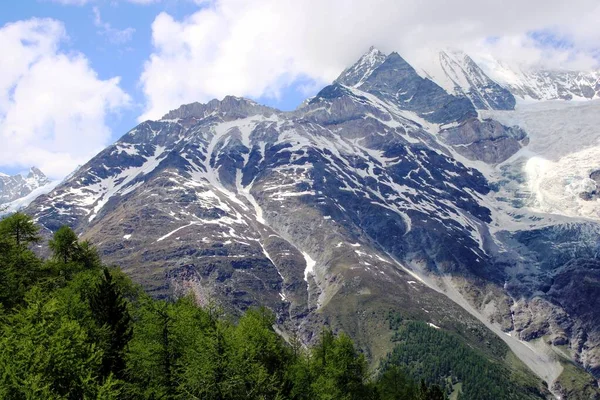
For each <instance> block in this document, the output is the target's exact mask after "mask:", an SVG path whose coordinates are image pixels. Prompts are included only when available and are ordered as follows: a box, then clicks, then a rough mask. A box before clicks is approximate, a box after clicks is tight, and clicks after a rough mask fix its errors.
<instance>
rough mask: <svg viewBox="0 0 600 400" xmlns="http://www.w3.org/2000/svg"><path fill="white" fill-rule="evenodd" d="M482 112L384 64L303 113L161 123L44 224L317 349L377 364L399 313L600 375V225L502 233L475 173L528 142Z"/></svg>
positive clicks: (77, 183)
mask: <svg viewBox="0 0 600 400" xmlns="http://www.w3.org/2000/svg"><path fill="white" fill-rule="evenodd" d="M496 89H497V88H496ZM494 96H495V95H494ZM492 97H493V96H492ZM492 97H488V98H487V100H486V101H487V102H488V103H489V102H490V101H491V99H492ZM494 98H496V99H497V97H494ZM470 99H471V100H470ZM507 101H508V100H507ZM508 102H509V103H510V101H508ZM474 103H476V100H474V97H470V96H468V95H467V94H466V93H465V94H463V95H455V94H454V93H449V92H448V91H447V90H444V88H442V87H441V86H439V85H438V84H436V83H435V82H434V81H432V80H431V79H428V78H424V77H422V76H420V75H419V74H418V73H417V72H416V70H415V69H414V68H412V67H411V66H410V65H409V64H408V63H407V62H406V61H405V60H404V59H402V58H401V57H400V56H399V55H398V54H396V53H392V54H390V55H389V56H385V55H383V54H382V53H380V52H378V51H376V50H375V49H371V50H370V51H369V52H368V53H367V54H366V55H365V56H363V57H362V58H361V60H359V62H358V63H357V64H356V65H354V66H352V67H351V68H349V69H347V70H345V71H344V72H343V73H342V75H341V76H340V77H339V78H338V79H337V80H336V81H335V82H334V83H333V84H332V85H330V86H327V87H325V88H324V89H323V90H321V91H320V92H319V94H318V95H317V96H315V98H313V99H311V100H310V101H309V102H308V103H307V104H304V105H303V106H302V107H300V108H299V109H298V110H296V111H294V112H280V111H278V110H275V109H271V108H268V107H264V106H261V105H259V104H257V103H255V102H253V101H250V100H246V99H242V98H236V97H226V98H225V99H223V100H222V101H217V100H213V101H211V102H209V103H208V104H200V103H194V104H190V105H185V106H182V107H180V108H178V109H177V110H173V111H171V112H169V113H168V114H167V115H165V117H164V118H162V119H161V120H158V121H146V122H143V123H142V124H140V125H138V126H137V127H135V128H134V129H133V130H131V131H130V132H128V133H127V134H125V135H124V136H123V137H122V138H121V139H119V140H118V141H117V142H116V143H115V144H113V145H111V146H109V147H108V148H106V149H105V150H104V151H103V152H101V153H100V154H99V155H97V156H96V157H95V158H93V159H92V160H90V161H89V162H88V163H87V164H86V165H84V166H82V167H81V168H79V169H78V171H77V172H76V173H75V174H74V175H73V176H72V177H70V178H69V179H67V180H66V181H65V182H63V183H62V184H61V185H59V186H58V187H57V188H56V189H55V190H54V191H52V192H51V193H50V194H49V195H47V196H43V197H40V198H38V199H37V200H36V201H35V202H34V203H33V204H32V205H31V206H30V207H29V208H28V212H29V213H31V214H33V215H34V216H35V218H36V219H37V221H39V223H41V224H43V225H44V226H45V227H46V228H47V229H48V231H54V230H56V229H58V227H60V226H61V225H62V224H68V225H70V226H72V227H73V228H74V229H76V231H77V232H78V233H80V234H81V235H82V236H83V237H85V238H87V239H90V240H91V241H92V242H93V243H95V244H97V245H98V247H99V249H100V251H101V252H102V255H103V257H104V259H105V260H106V261H107V262H114V263H118V264H119V265H121V266H122V267H123V269H124V270H125V271H126V272H127V273H129V274H130V275H131V276H132V278H133V279H134V280H135V281H137V282H139V283H141V284H143V285H144V286H145V288H146V289H147V290H148V291H149V292H151V293H152V294H153V295H154V296H157V297H165V296H171V295H174V294H175V295H179V294H183V293H186V292H189V291H192V292H193V293H195V295H196V297H197V299H198V301H199V302H200V303H212V302H217V303H219V304H221V305H222V306H223V307H225V308H226V309H228V310H230V311H232V312H234V313H235V312H238V311H240V310H243V309H246V308H247V307H249V306H253V305H258V304H262V305H267V306H268V307H270V308H271V309H273V310H275V311H276V313H277V316H278V322H279V323H280V324H281V326H282V327H283V329H288V328H289V329H291V328H293V329H298V331H299V332H300V333H301V335H302V337H303V338H304V339H305V340H306V341H307V342H309V341H311V340H312V337H313V334H314V333H315V331H314V330H315V326H316V325H315V324H319V325H320V324H322V323H326V324H329V325H331V326H333V327H335V328H336V329H337V328H339V329H343V330H344V331H346V332H348V333H349V334H351V335H352V336H353V337H354V338H355V339H356V340H357V342H358V343H359V345H360V346H361V347H362V348H364V349H365V351H366V352H367V355H369V356H371V357H372V358H373V359H377V358H378V357H381V356H382V355H383V354H384V350H385V349H389V346H390V343H391V342H390V341H389V337H387V336H385V334H382V333H381V332H383V331H382V329H381V327H382V324H385V322H384V321H385V316H386V315H387V313H388V312H389V311H390V310H401V311H402V312H403V313H404V314H407V315H410V316H411V317H412V318H415V319H420V320H424V321H426V322H430V323H431V324H434V325H435V326H437V327H441V328H442V329H448V330H452V331H455V332H457V334H459V335H462V336H463V337H465V338H467V340H469V341H470V342H471V343H473V344H474V346H482V347H481V348H482V349H484V350H485V343H488V342H489V340H492V339H489V338H490V337H494V335H497V337H495V339H494V340H498V337H500V338H502V340H504V341H505V342H506V343H507V345H508V346H510V348H511V349H512V350H513V351H514V352H515V353H516V354H517V355H518V356H519V357H520V358H521V359H522V360H523V361H524V362H526V363H527V365H528V366H529V367H530V368H531V369H532V370H533V371H534V372H535V373H536V374H537V375H538V376H539V377H540V378H542V379H544V380H546V381H547V382H548V383H551V382H554V381H555V379H556V378H557V377H558V375H559V374H560V372H561V367H560V364H559V363H558V361H557V359H556V358H555V357H552V356H551V355H549V354H548V352H546V351H545V350H544V351H538V350H537V347H533V346H529V345H524V344H523V342H522V341H521V340H525V341H526V340H536V339H541V340H543V341H544V343H549V344H548V346H549V347H552V346H555V347H559V346H562V347H561V349H563V348H564V349H566V350H564V353H565V354H567V355H568V356H569V357H572V358H573V359H574V360H575V361H577V362H580V363H581V364H582V365H583V366H585V367H586V368H588V369H589V370H590V371H592V372H594V373H596V374H597V373H598V369H597V368H598V366H599V365H600V361H599V359H598V353H597V352H598V349H599V348H600V347H599V346H600V341H599V340H598V333H599V332H600V329H599V328H600V326H599V325H598V324H597V322H596V321H598V316H599V315H600V314H599V311H598V310H599V308H598V307H597V306H596V305H595V303H594V300H590V301H589V302H586V301H584V300H582V299H581V298H579V297H578V295H579V293H581V292H585V293H587V294H589V295H590V296H595V291H596V289H597V287H596V283H595V282H596V280H597V278H598V277H597V268H596V264H597V261H596V258H597V256H596V255H597V254H598V252H597V242H596V239H595V238H597V237H599V236H598V235H596V233H598V231H600V228H599V226H598V225H596V224H594V223H586V224H584V223H582V222H581V221H578V220H573V221H567V222H565V221H561V223H555V224H550V223H548V224H546V226H545V227H540V226H538V225H535V224H534V223H533V222H531V224H530V225H529V226H527V225H522V226H521V225H520V226H519V228H514V226H512V225H510V226H509V225H503V223H504V222H503V221H505V220H510V218H516V216H515V215H513V214H511V213H508V212H506V213H504V214H503V212H504V211H503V210H502V209H498V208H496V205H497V204H498V202H497V201H496V199H495V197H496V196H497V193H496V192H495V190H497V187H498V184H497V182H493V183H494V184H492V183H491V182H490V180H489V179H488V177H487V175H484V173H485V174H487V173H488V172H486V171H487V169H489V168H483V169H482V170H481V171H480V170H478V169H477V168H476V167H481V165H482V164H483V163H481V161H483V162H484V163H487V164H489V165H495V164H498V163H502V162H503V161H505V160H507V159H508V158H509V157H511V156H512V155H513V154H515V153H516V152H518V151H519V150H520V149H521V148H522V147H525V146H527V138H528V137H527V134H526V133H525V132H524V131H523V130H521V129H520V128H518V127H507V126H504V125H502V124H500V123H499V122H497V121H494V120H491V119H480V118H478V112H477V111H476V106H475V105H474ZM496 104H497V106H498V104H500V101H499V100H498V101H497V102H496ZM490 168H491V167H490ZM492 189H493V190H492ZM522 213H525V211H523V212H522ZM533 218H534V217H533V216H531V221H537V220H534V219H533ZM537 218H538V220H539V219H541V217H537ZM594 235H596V236H594ZM374 333H376V334H374ZM506 333H510V335H506ZM561 351H563V350H561Z"/></svg>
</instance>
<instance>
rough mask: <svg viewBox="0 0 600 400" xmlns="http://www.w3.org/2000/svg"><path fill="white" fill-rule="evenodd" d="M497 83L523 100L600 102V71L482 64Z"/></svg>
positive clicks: (493, 62)
mask: <svg viewBox="0 0 600 400" xmlns="http://www.w3.org/2000/svg"><path fill="white" fill-rule="evenodd" d="M481 65H482V67H483V68H485V70H486V73H487V74H488V75H489V76H490V77H491V78H493V79H494V80H495V81H496V82H498V83H500V84H501V85H502V86H504V87H505V88H507V89H508V90H510V91H511V93H512V94H513V95H515V96H516V97H519V98H521V99H524V100H593V99H598V98H600V70H596V71H567V70H562V71H561V70H545V69H536V68H523V67H514V66H509V65H508V64H506V63H503V62H501V61H498V60H492V59H486V60H485V61H484V62H482V63H481Z"/></svg>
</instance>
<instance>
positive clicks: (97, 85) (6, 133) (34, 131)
mask: <svg viewBox="0 0 600 400" xmlns="http://www.w3.org/2000/svg"><path fill="white" fill-rule="evenodd" d="M65 37H66V33H65V30H64V26H63V25H62V24H61V23H60V22H58V21H55V20H50V19H30V20H27V21H19V22H16V23H12V24H8V25H5V26H4V27H1V28H0V48H2V52H3V57H1V58H0V71H2V74H0V141H1V143H2V146H0V167H1V166H5V167H11V168H20V167H23V168H27V167H28V166H31V165H36V166H38V167H40V168H41V169H42V170H43V171H44V172H45V173H46V174H48V175H49V176H51V177H55V178H57V177H61V176H64V175H65V174H67V173H69V172H70V171H71V170H73V168H74V167H76V166H77V165H78V164H82V163H84V162H86V161H87V160H88V159H89V158H90V156H92V155H94V154H95V153H96V152H98V151H99V150H101V149H102V148H104V147H105V146H106V145H107V144H108V142H109V140H110V136H111V132H110V129H109V128H108V127H107V126H106V123H105V120H106V117H107V115H108V114H110V113H117V112H119V110H121V109H122V108H124V107H126V106H128V104H129V102H130V99H129V96H128V95H127V94H126V93H124V92H123V91H122V90H121V88H120V87H119V78H112V79H108V80H102V79H99V78H98V76H97V74H96V72H95V71H94V70H93V69H92V68H91V67H90V65H89V63H88V60H87V59H86V58H85V57H84V56H83V55H81V54H72V53H69V54H67V53H64V52H61V50H60V48H59V46H60V43H61V41H62V40H64V39H65Z"/></svg>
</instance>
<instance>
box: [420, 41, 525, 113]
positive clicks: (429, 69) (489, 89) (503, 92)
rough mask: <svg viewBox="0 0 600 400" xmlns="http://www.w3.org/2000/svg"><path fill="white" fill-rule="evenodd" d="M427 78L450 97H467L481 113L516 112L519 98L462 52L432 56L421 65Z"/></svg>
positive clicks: (441, 53)
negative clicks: (489, 111) (496, 111)
mask: <svg viewBox="0 0 600 400" xmlns="http://www.w3.org/2000/svg"><path fill="white" fill-rule="evenodd" d="M421 70H422V71H423V72H424V74H425V76H427V77H429V78H430V79H431V80H433V81H434V82H436V83H437V84H438V85H440V86H441V87H443V88H444V89H445V90H446V91H447V92H448V93H450V94H453V95H456V96H465V97H468V98H469V100H471V102H472V103H473V105H474V106H475V108H477V109H479V110H512V109H514V107H515V103H516V101H515V98H514V96H513V95H512V94H511V93H510V91H508V90H507V89H505V88H503V87H502V86H500V85H499V84H498V83H497V82H495V81H494V80H492V79H491V78H490V77H489V76H488V75H486V73H485V72H484V71H483V70H482V69H481V68H480V67H479V65H477V63H475V61H473V59H472V58H471V57H469V55H467V54H466V53H464V52H462V51H456V50H445V51H439V52H435V53H433V54H432V55H431V57H430V61H429V62H424V63H423V65H421Z"/></svg>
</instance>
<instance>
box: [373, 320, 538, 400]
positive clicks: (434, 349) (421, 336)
mask: <svg viewBox="0 0 600 400" xmlns="http://www.w3.org/2000/svg"><path fill="white" fill-rule="evenodd" d="M390 327H391V328H392V329H394V330H395V334H394V337H393V340H394V341H395V342H396V346H395V347H394V349H393V351H392V352H391V353H390V354H389V355H388V357H387V359H386V360H384V361H383V363H382V369H383V370H385V371H386V373H388V371H390V370H391V371H394V372H393V373H394V374H397V373H398V372H397V369H398V368H401V369H402V370H403V371H404V373H406V374H408V375H409V376H410V377H412V378H413V379H423V380H424V382H427V383H428V384H430V385H434V386H431V387H430V389H429V392H428V394H427V396H429V397H427V398H431V399H436V398H442V397H439V396H440V394H441V393H443V392H446V393H450V392H451V391H452V387H453V385H454V384H456V383H457V382H462V394H461V396H462V397H461V398H465V399H473V400H477V399H482V400H484V399H491V398H493V399H534V398H536V399H539V398H542V397H543V396H542V394H541V393H540V392H539V389H538V388H537V387H531V386H527V385H524V384H523V383H522V382H520V381H519V380H518V379H517V378H516V377H515V376H514V372H513V371H512V370H510V369H509V368H508V367H507V366H506V365H505V364H504V363H502V362H501V361H500V360H496V359H492V358H490V357H488V356H486V355H485V354H483V353H482V352H480V351H479V350H476V349H474V348H473V347H471V346H469V345H468V344H466V343H465V342H464V341H463V340H462V339H461V338H460V337H458V336H455V335H454V334H451V333H448V332H446V331H444V330H441V329H435V328H432V327H430V326H428V325H427V324H426V323H424V322H420V321H410V320H403V319H402V318H401V317H400V316H398V315H392V316H390ZM386 373H384V375H383V377H382V380H383V379H386V380H387V378H385V374H386ZM436 386H437V389H436ZM440 388H442V389H443V390H442V391H440V393H437V391H438V390H439V389H440ZM434 392H436V393H434Z"/></svg>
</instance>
